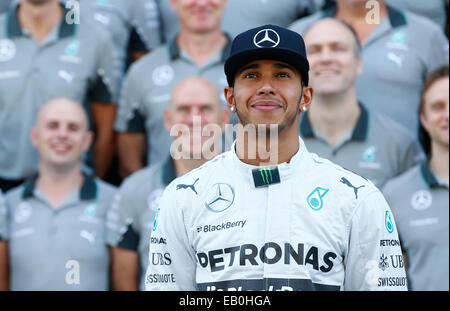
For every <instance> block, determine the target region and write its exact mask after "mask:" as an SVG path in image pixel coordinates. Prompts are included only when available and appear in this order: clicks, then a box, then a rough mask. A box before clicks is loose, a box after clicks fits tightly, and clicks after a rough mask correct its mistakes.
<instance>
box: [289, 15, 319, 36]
mask: <svg viewBox="0 0 450 311" xmlns="http://www.w3.org/2000/svg"><path fill="white" fill-rule="evenodd" d="M322 14H323V12H317V13H314V14H312V15H310V16H307V17H303V18H301V19H299V20H297V21H295V22H293V23H292V24H291V25H289V29H290V30H292V31H295V32H297V33H299V34H301V35H303V34H304V33H305V31H306V30H307V29H308V28H309V27H310V26H311V25H313V24H314V23H315V22H317V21H318V20H320V19H321V18H322Z"/></svg>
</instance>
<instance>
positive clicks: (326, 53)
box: [320, 47, 332, 62]
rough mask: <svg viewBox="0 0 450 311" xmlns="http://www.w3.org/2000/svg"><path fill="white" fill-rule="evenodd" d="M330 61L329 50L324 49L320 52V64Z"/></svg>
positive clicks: (330, 54)
mask: <svg viewBox="0 0 450 311" xmlns="http://www.w3.org/2000/svg"><path fill="white" fill-rule="evenodd" d="M331 59H332V53H331V51H330V49H329V48H327V47H324V48H323V49H322V51H321V52H320V61H321V62H330V61H331Z"/></svg>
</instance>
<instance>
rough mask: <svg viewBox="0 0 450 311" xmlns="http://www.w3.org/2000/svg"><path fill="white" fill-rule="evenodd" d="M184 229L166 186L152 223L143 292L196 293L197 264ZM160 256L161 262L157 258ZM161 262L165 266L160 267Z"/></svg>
mask: <svg viewBox="0 0 450 311" xmlns="http://www.w3.org/2000/svg"><path fill="white" fill-rule="evenodd" d="M186 227H187V226H186V223H185V222H184V215H183V210H182V205H180V204H179V203H178V202H177V201H176V198H175V194H174V193H173V192H172V191H171V188H170V186H169V187H168V188H166V190H165V191H164V194H163V197H162V199H161V203H160V206H159V208H158V212H157V214H156V216H155V221H154V223H153V231H152V235H151V240H150V251H149V265H148V268H147V273H146V276H145V288H146V290H148V291H158V290H166V291H167V290H169V291H192V290H197V286H196V278H195V276H196V267H197V261H196V258H195V252H194V250H193V247H192V245H191V244H190V241H189V238H188V232H187V228H186ZM160 254H162V256H163V258H162V259H161V258H159V257H158V256H160ZM161 260H163V261H164V263H165V264H160V263H161Z"/></svg>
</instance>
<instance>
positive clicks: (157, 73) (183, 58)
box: [115, 38, 231, 165]
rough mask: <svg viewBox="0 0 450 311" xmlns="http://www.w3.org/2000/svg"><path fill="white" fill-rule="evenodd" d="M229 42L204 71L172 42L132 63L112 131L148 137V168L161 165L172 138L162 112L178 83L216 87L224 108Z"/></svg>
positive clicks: (205, 66)
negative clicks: (192, 80) (202, 81)
mask: <svg viewBox="0 0 450 311" xmlns="http://www.w3.org/2000/svg"><path fill="white" fill-rule="evenodd" d="M230 46H231V40H228V44H227V46H226V47H225V48H224V49H223V51H221V52H219V53H218V54H216V55H215V56H213V57H212V58H211V59H210V60H209V61H208V62H207V63H206V64H205V65H204V66H203V67H201V68H200V67H198V66H197V65H196V64H195V63H194V62H193V61H192V60H191V59H190V57H189V56H188V55H187V54H185V53H183V52H182V51H180V50H179V49H178V46H177V43H176V39H175V38H174V39H173V40H172V41H171V42H169V43H168V44H165V45H162V46H160V47H158V48H157V49H155V50H154V51H152V52H151V53H149V54H148V55H145V56H144V57H142V58H141V59H139V60H138V61H137V62H135V63H134V64H133V65H132V66H131V68H130V69H129V71H128V73H127V76H126V78H125V81H124V85H123V88H122V93H121V98H120V101H119V111H118V114H117V118H116V123H115V129H116V130H117V131H119V132H127V133H142V134H146V135H147V165H152V164H155V163H157V162H160V161H164V160H165V159H166V157H167V154H168V153H169V152H170V145H171V144H172V142H173V138H172V137H171V136H170V133H169V132H168V131H167V129H166V128H165V126H164V110H165V109H166V108H167V107H168V106H169V103H170V95H171V92H172V88H173V87H174V86H175V85H176V84H178V83H179V82H180V81H182V80H184V79H186V78H188V77H191V76H201V77H203V78H206V79H208V80H210V81H211V82H212V83H214V84H215V85H216V86H217V90H218V91H219V92H220V93H219V94H221V95H222V96H221V99H222V102H223V105H224V107H226V103H225V98H224V95H223V90H224V88H225V87H226V86H228V83H227V80H226V77H225V73H224V71H223V66H224V62H225V59H226V57H227V55H228V53H229V49H230Z"/></svg>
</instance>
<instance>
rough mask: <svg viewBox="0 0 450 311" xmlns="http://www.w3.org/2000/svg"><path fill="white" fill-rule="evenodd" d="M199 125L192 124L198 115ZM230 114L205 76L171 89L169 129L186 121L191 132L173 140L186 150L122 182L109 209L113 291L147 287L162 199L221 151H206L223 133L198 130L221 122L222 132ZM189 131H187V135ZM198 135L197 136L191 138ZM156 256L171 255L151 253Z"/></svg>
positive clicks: (173, 152) (167, 123)
mask: <svg viewBox="0 0 450 311" xmlns="http://www.w3.org/2000/svg"><path fill="white" fill-rule="evenodd" d="M195 117H197V118H198V122H200V123H199V124H194V118H195ZM228 118H229V114H228V111H227V110H225V109H224V108H223V106H222V104H221V101H220V98H219V93H218V91H217V89H216V87H215V85H214V84H213V83H212V82H210V81H208V80H206V79H203V78H201V77H191V78H187V79H185V80H183V81H181V82H180V83H178V84H177V85H176V86H175V88H174V89H173V92H172V96H171V101H170V106H169V107H168V108H167V109H166V110H165V111H164V123H165V128H166V130H167V131H168V132H170V131H171V129H172V127H174V126H179V125H184V126H186V127H188V128H189V132H188V133H184V134H185V135H183V134H182V133H177V136H175V137H173V139H175V140H177V141H181V143H180V144H178V145H179V146H180V147H182V148H183V149H184V150H185V151H186V153H185V154H181V153H180V152H181V151H179V150H177V149H176V148H175V149H173V150H172V152H171V153H172V155H174V158H172V156H171V155H170V154H169V152H168V151H167V154H166V160H165V162H162V163H157V164H153V165H152V166H150V167H147V168H144V169H141V170H139V171H138V172H136V173H134V174H133V175H131V176H129V177H128V178H127V179H125V181H124V182H123V183H122V185H121V187H120V189H119V194H118V195H117V198H116V200H115V201H114V202H113V205H112V208H111V209H110V211H109V213H108V224H107V226H108V243H109V244H110V245H111V247H112V281H113V289H115V290H138V289H139V290H144V289H145V287H144V277H145V272H146V268H147V266H148V261H149V245H150V243H163V241H157V240H154V239H150V235H151V231H152V226H153V222H154V219H155V214H156V212H157V209H158V202H159V199H160V197H161V195H162V193H163V190H164V188H165V187H166V186H167V185H168V184H169V183H170V182H171V181H172V180H174V179H175V178H176V177H178V176H181V175H183V174H185V173H187V172H189V171H191V170H192V169H194V168H196V167H199V166H200V165H202V164H203V163H205V162H206V161H208V160H210V159H211V158H212V157H214V156H215V155H217V154H219V153H220V152H221V151H222V150H218V149H215V150H213V152H211V153H210V154H209V155H208V154H206V151H207V150H209V148H210V147H211V146H210V144H211V142H215V143H216V144H217V145H218V146H219V147H220V148H222V144H221V135H220V133H210V135H209V136H208V135H205V136H202V135H201V132H194V129H195V126H198V130H199V131H202V130H206V126H208V125H217V127H219V128H220V129H221V131H222V132H223V131H224V128H225V124H226V123H227V122H228ZM186 134H188V135H186ZM193 135H197V136H193ZM151 259H152V260H155V261H156V260H163V261H166V260H169V261H170V258H156V257H155V255H154V256H152V257H151Z"/></svg>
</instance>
